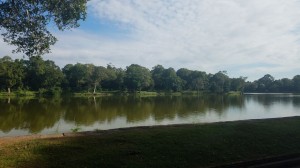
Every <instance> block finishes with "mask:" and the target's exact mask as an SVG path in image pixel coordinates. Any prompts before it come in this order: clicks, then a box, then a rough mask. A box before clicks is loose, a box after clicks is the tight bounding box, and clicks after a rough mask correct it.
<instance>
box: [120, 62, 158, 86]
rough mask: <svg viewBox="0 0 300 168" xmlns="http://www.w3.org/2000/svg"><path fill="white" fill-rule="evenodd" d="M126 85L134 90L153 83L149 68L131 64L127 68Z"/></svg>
mask: <svg viewBox="0 0 300 168" xmlns="http://www.w3.org/2000/svg"><path fill="white" fill-rule="evenodd" d="M124 80H125V85H126V86H127V88H128V89H130V90H133V91H136V90H138V91H141V90H142V89H146V88H148V87H150V86H151V85H152V83H153V81H152V78H151V73H150V71H149V69H147V68H145V67H142V66H140V65H137V64H131V65H130V66H129V67H127V69H126V76H125V79H124Z"/></svg>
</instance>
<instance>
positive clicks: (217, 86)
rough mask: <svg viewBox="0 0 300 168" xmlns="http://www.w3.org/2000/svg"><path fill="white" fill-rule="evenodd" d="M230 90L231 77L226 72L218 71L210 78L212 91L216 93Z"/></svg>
mask: <svg viewBox="0 0 300 168" xmlns="http://www.w3.org/2000/svg"><path fill="white" fill-rule="evenodd" d="M229 90H230V78H229V77H228V76H227V75H226V72H225V71H223V72H221V71H220V72H218V73H216V74H214V75H213V76H212V77H211V78H210V91H211V92H214V93H226V92H228V91H229Z"/></svg>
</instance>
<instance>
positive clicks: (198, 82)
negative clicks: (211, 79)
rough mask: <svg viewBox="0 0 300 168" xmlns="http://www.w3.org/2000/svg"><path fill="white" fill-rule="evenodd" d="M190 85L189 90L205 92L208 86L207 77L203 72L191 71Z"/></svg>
mask: <svg viewBox="0 0 300 168" xmlns="http://www.w3.org/2000/svg"><path fill="white" fill-rule="evenodd" d="M190 78H191V83H190V84H189V85H190V89H192V90H197V91H198V92H199V91H200V90H205V89H206V87H207V84H208V79H207V75H206V73H205V72H201V71H192V73H191V74H190Z"/></svg>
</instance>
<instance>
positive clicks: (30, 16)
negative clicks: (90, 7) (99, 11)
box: [0, 0, 87, 57]
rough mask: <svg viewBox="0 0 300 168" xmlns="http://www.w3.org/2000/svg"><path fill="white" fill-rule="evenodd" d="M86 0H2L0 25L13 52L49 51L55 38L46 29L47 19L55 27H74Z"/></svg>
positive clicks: (82, 14) (39, 52)
mask: <svg viewBox="0 0 300 168" xmlns="http://www.w3.org/2000/svg"><path fill="white" fill-rule="evenodd" d="M86 3H87V0H72V1H70V0H64V1H61V0H2V1H1V2H0V29H1V30H3V31H4V33H2V36H3V37H4V41H5V42H7V43H8V44H11V45H15V46H17V49H16V50H14V51H15V52H23V53H25V54H26V55H27V56H29V57H30V56H38V55H42V54H44V53H48V52H49V51H50V46H51V45H53V44H55V42H56V41H57V39H56V38H55V37H54V36H53V35H52V34H51V33H50V31H49V30H48V29H47V25H48V24H49V23H50V22H53V23H55V24H56V26H57V28H58V29H59V30H65V29H71V28H76V27H78V26H79V20H85V18H86Z"/></svg>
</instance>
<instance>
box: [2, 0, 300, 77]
mask: <svg viewBox="0 0 300 168" xmlns="http://www.w3.org/2000/svg"><path fill="white" fill-rule="evenodd" d="M50 29H51V30H53V31H52V33H53V34H54V35H55V36H56V37H57V38H58V40H59V41H58V42H57V43H56V44H55V45H54V46H52V50H51V51H52V52H51V53H50V54H46V55H45V56H44V58H45V59H50V60H53V61H55V63H56V64H57V65H59V66H60V67H63V66H65V65H66V64H69V63H71V64H75V63H93V64H95V65H101V66H106V65H107V64H113V65H114V66H116V67H122V68H126V66H129V65H130V64H139V65H142V66H144V67H147V68H149V69H150V70H151V68H152V67H154V66H155V65H158V64H160V65H163V66H164V67H165V68H169V67H173V68H174V69H175V70H177V69H179V68H187V69H191V70H199V71H205V72H207V73H216V72H218V71H223V70H225V71H227V73H228V75H229V76H230V77H240V76H244V77H248V80H250V81H253V80H256V79H259V78H261V77H263V76H264V75H265V74H271V75H272V76H274V77H275V78H276V79H281V78H285V77H287V78H293V76H295V75H298V74H300V0H247V1H245V0H91V1H89V2H88V15H87V19H86V20H85V21H82V22H81V26H80V27H79V28H77V29H73V30H67V31H64V32H60V31H57V30H56V29H54V28H51V27H50ZM0 38H1V37H0ZM14 48H15V47H14V46H8V45H7V44H5V43H4V42H3V40H0V57H1V56H4V55H10V56H11V57H12V58H21V57H22V56H23V54H22V53H20V54H12V53H11V50H13V49H14Z"/></svg>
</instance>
